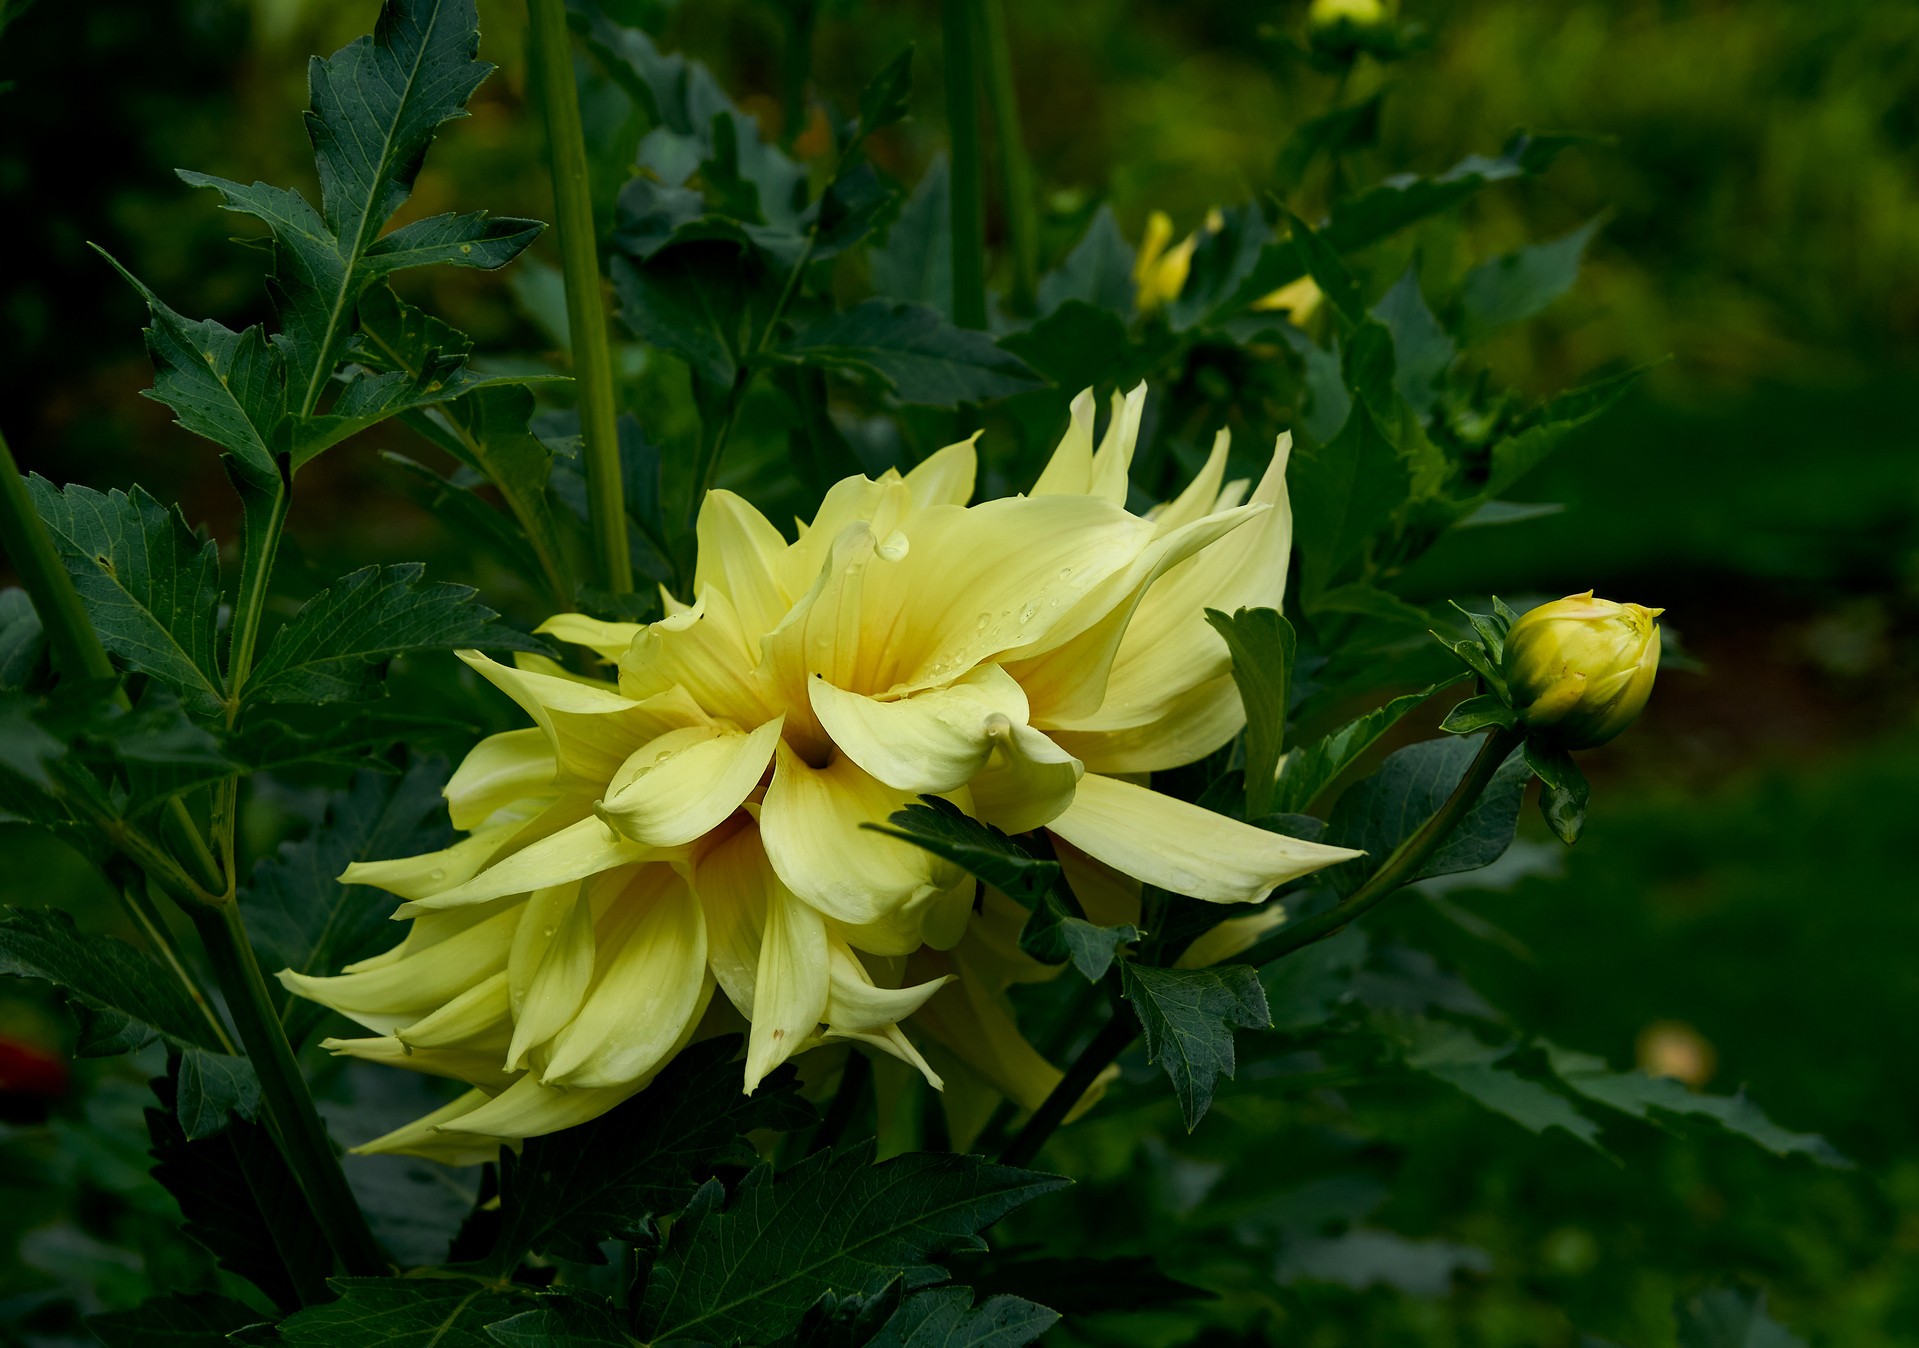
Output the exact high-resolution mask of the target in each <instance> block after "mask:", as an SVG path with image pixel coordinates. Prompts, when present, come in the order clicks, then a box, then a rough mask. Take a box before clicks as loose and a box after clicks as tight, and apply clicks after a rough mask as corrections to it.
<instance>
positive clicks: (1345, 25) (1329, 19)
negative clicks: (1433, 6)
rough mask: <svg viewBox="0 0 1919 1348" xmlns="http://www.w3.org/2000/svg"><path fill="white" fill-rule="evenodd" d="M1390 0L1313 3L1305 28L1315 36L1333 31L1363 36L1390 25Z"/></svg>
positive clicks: (1391, 9)
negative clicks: (1371, 30)
mask: <svg viewBox="0 0 1919 1348" xmlns="http://www.w3.org/2000/svg"><path fill="white" fill-rule="evenodd" d="M1397 8H1398V5H1397V4H1396V3H1394V0H1313V3H1312V7H1311V8H1310V9H1308V10H1307V11H1306V23H1307V26H1308V27H1309V28H1310V29H1311V30H1312V31H1313V33H1314V35H1315V36H1317V35H1319V34H1322V33H1326V32H1328V31H1331V30H1334V29H1343V30H1345V31H1347V32H1356V31H1357V32H1363V31H1366V30H1368V29H1373V28H1378V27H1380V26H1381V25H1382V24H1386V23H1389V22H1391V21H1392V17H1393V11H1394V10H1395V9H1397Z"/></svg>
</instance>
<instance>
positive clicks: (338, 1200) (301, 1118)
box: [192, 903, 392, 1277]
mask: <svg viewBox="0 0 1919 1348" xmlns="http://www.w3.org/2000/svg"><path fill="white" fill-rule="evenodd" d="M192 912H193V921H194V925H195V926H196V927H198V928H199V931H200V938H201V940H203V941H204V942H205V943H206V947H207V954H208V955H209V956H211V957H212V960H213V967H214V969H215V971H216V972H217V973H218V974H219V976H220V984H221V986H222V987H224V988H225V989H226V993H227V1007H228V1010H230V1011H231V1012H232V1014H233V1020H234V1023H235V1024H236V1025H237V1026H238V1027H239V1030H240V1042H241V1043H242V1044H244V1045H245V1046H246V1050H247V1058H248V1060H249V1061H251V1062H252V1064H253V1070H254V1072H255V1073H256V1074H257V1075H258V1076H259V1078H260V1098H261V1101H262V1103H263V1104H264V1105H265V1106H266V1111H267V1116H268V1119H269V1120H270V1121H271V1123H272V1125H273V1132H274V1134H275V1135H276V1137H278V1139H279V1142H280V1150H281V1151H282V1153H284V1154H285V1156H286V1159H287V1166H288V1168H289V1169H290V1170H292V1171H293V1174H294V1178H295V1179H297V1180H298V1181H299V1184H300V1189H301V1192H302V1193H303V1194H305V1196H306V1200H307V1206H308V1207H309V1208H311V1209H312V1211H313V1216H314V1218H315V1219H316V1220H317V1221H318V1222H319V1224H320V1230H321V1231H322V1233H323V1234H324V1235H325V1236H326V1239H327V1243H328V1244H329V1245H331V1246H332V1247H333V1252H334V1253H335V1254H336V1255H338V1256H339V1260H340V1265H341V1267H342V1268H344V1269H345V1270H346V1271H347V1272H348V1273H349V1274H351V1275H354V1276H356V1277H383V1276H386V1275H387V1274H389V1273H391V1272H392V1267H391V1265H390V1264H389V1263H388V1262H387V1258H386V1256H385V1255H383V1254H382V1253H380V1247H379V1245H378V1244H377V1243H376V1242H375V1241H374V1239H373V1231H372V1229H371V1228H370V1227H368V1226H367V1223H366V1216H365V1214H363V1213H362V1212H361V1211H360V1205H359V1204H358V1203H357V1202H356V1201H355V1200H354V1197H353V1191H352V1190H351V1189H349V1188H348V1187H347V1182H346V1174H345V1172H343V1171H342V1170H341V1169H340V1158H339V1157H338V1156H336V1155H335V1154H334V1151H333V1142H332V1140H331V1139H330V1138H329V1137H328V1136H327V1131H326V1124H325V1123H323V1122H322V1121H321V1119H320V1112H319V1111H318V1110H317V1109H315V1108H314V1107H313V1097H312V1096H311V1095H310V1094H308V1092H307V1087H306V1080H305V1078H304V1077H302V1076H301V1075H300V1067H299V1064H298V1063H296V1062H295V1061H294V1060H293V1049H292V1047H291V1046H290V1045H289V1044H288V1043H287V1038H286V1035H285V1033H284V1032H283V1031H282V1030H281V1029H280V1018H279V1016H277V1015H275V1014H274V1010H273V1002H272V999H271V998H270V997H269V996H268V994H267V986H266V980H265V979H264V978H263V977H261V975H260V963H259V961H258V960H256V959H255V958H254V957H253V947H252V945H251V944H249V943H248V941H247V934H246V927H245V925H244V924H243V923H242V921H241V918H240V906H239V905H238V904H236V903H228V904H223V905H222V906H220V907H219V908H196V909H193V910H192ZM289 1220H297V1218H293V1217H291V1216H290V1215H289Z"/></svg>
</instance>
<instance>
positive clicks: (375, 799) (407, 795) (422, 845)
mask: <svg viewBox="0 0 1919 1348" xmlns="http://www.w3.org/2000/svg"><path fill="white" fill-rule="evenodd" d="M446 777H447V764H446V760H445V759H442V758H437V757H435V758H419V759H416V760H415V761H414V762H413V763H411V764H410V765H409V766H408V768H407V770H406V772H405V774H404V775H402V776H399V777H394V776H392V775H391V774H388V773H381V772H370V771H369V772H359V773H356V774H354V777H353V781H352V783H351V784H350V785H349V786H348V787H347V788H346V789H345V790H343V791H337V792H335V793H333V795H332V796H331V798H330V799H329V800H328V802H327V806H326V813H325V815H324V817H323V818H322V819H321V820H320V822H319V823H318V824H316V825H315V826H314V827H313V829H312V830H311V831H310V832H309V833H308V834H307V835H306V836H305V837H304V838H300V839H298V840H297V841H293V842H284V843H281V844H280V848H279V850H278V851H277V852H275V853H274V854H273V855H272V856H270V857H265V858H262V859H261V861H260V862H259V863H258V864H257V865H256V866H254V868H253V874H252V876H251V877H250V878H249V879H248V881H247V884H246V887H245V888H244V889H243V890H242V891H241V893H240V903H241V905H242V907H241V911H242V912H243V913H245V915H246V919H247V929H248V933H249V934H250V936H251V937H252V940H253V944H254V946H255V948H256V949H257V950H258V952H259V955H260V958H261V962H262V964H263V965H264V966H265V967H266V969H267V970H268V971H269V972H274V971H277V970H280V969H292V970H294V971H296V972H298V973H303V974H311V975H315V976H325V975H329V974H336V973H338V972H339V971H340V970H341V968H342V967H344V966H345V965H348V964H351V963H353V962H354V961H356V960H361V959H365V958H367V957H368V956H370V955H374V954H378V953H379V951H380V950H381V949H383V948H384V947H386V946H387V945H390V944H392V940H393V935H394V931H393V924H392V923H391V922H390V921H389V920H388V919H389V918H390V917H391V915H392V912H393V907H394V903H395V900H394V898H393V896H392V895H391V894H388V893H387V892H386V891H385V890H381V889H375V888H373V887H372V886H370V885H348V884H342V883H341V881H340V878H339V877H340V873H341V872H342V871H344V870H345V869H346V868H347V867H348V866H349V865H350V864H352V863H353V862H356V861H385V860H387V859H389V858H392V857H405V856H418V855H420V854H422V853H426V852H433V851H437V850H439V849H440V848H442V847H445V846H446V845H447V844H448V843H449V842H451V841H452V836H453V834H452V828H451V826H450V825H449V824H448V823H447V818H446V804H445V801H444V800H443V799H442V797H441V795H440V788H441V787H442V786H443V785H444V784H445V782H446ZM280 1001H281V1004H282V1015H283V1016H284V1018H285V1020H286V1022H287V1034H288V1037H289V1038H290V1039H292V1040H293V1042H294V1043H296V1044H297V1043H299V1042H300V1041H301V1040H302V1039H304V1038H305V1037H306V1035H307V1034H309V1033H310V1032H311V1031H312V1028H313V1026H314V1025H315V1024H317V1023H318V1022H319V1021H320V1019H321V1018H322V1017H323V1016H324V1014H325V1012H324V1009H323V1008H321V1007H319V1006H318V1005H317V1004H315V1003H312V1002H307V1001H304V1000H298V999H294V998H291V997H287V996H285V995H282V996H281V998H280Z"/></svg>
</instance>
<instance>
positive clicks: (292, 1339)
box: [280, 1277, 528, 1348]
mask: <svg viewBox="0 0 1919 1348" xmlns="http://www.w3.org/2000/svg"><path fill="white" fill-rule="evenodd" d="M327 1286H328V1288H330V1289H331V1290H332V1291H333V1292H334V1294H335V1296H336V1298H337V1299H336V1300H333V1301H329V1302H327V1303H326V1304H325V1305H319V1306H308V1307H307V1308H306V1309H305V1310H303V1311H301V1312H299V1313H298V1314H297V1315H290V1316H288V1317H287V1318H286V1319H284V1320H282V1321H281V1322H280V1341H281V1342H282V1343H286V1344H290V1345H293V1348H494V1345H495V1344H496V1343H497V1342H498V1340H496V1339H493V1338H491V1337H489V1336H488V1334H487V1332H486V1327H487V1326H488V1325H491V1324H497V1323H499V1322H500V1321H501V1320H505V1319H507V1318H508V1317H509V1316H512V1315H514V1314H516V1313H517V1312H518V1311H519V1310H520V1309H521V1308H523V1307H524V1306H525V1305H526V1304H527V1301H528V1297H527V1295H526V1294H525V1293H523V1292H518V1291H512V1290H507V1289H503V1288H500V1287H497V1286H493V1285H490V1284H487V1283H482V1282H473V1281H470V1280H468V1279H466V1278H431V1277H429V1278H333V1279H330V1280H329V1281H328V1283H327Z"/></svg>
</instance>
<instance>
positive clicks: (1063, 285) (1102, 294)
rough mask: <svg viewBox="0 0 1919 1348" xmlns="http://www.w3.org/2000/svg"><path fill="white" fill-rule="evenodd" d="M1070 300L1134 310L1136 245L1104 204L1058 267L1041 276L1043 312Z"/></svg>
mask: <svg viewBox="0 0 1919 1348" xmlns="http://www.w3.org/2000/svg"><path fill="white" fill-rule="evenodd" d="M1068 300H1079V301H1081V302H1082V303H1085V304H1089V305H1091V306H1093V307H1094V308H1096V309H1107V310H1112V311H1117V312H1119V313H1122V314H1124V313H1130V312H1131V311H1132V308H1133V247H1132V245H1131V244H1129V243H1127V242H1126V239H1125V237H1124V236H1123V235H1121V234H1120V232H1119V222H1118V221H1116V220H1115V219H1113V212H1112V211H1111V210H1110V209H1108V208H1107V207H1105V206H1101V207H1100V208H1099V209H1098V210H1097V211H1095V212H1094V213H1093V218H1092V221H1091V222H1090V223H1089V224H1088V225H1087V226H1086V233H1085V234H1083V235H1082V236H1081V237H1080V241H1079V242H1078V243H1077V244H1075V245H1074V247H1073V251H1072V252H1070V253H1068V254H1067V255H1066V260H1065V261H1064V262H1062V263H1061V264H1060V266H1059V268H1058V270H1056V271H1051V272H1048V273H1047V274H1046V275H1045V276H1042V277H1041V278H1040V282H1039V307H1040V312H1041V313H1043V314H1045V313H1051V312H1052V311H1053V310H1055V309H1057V308H1059V307H1060V305H1062V304H1065V303H1066V302H1067V301H1068Z"/></svg>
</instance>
